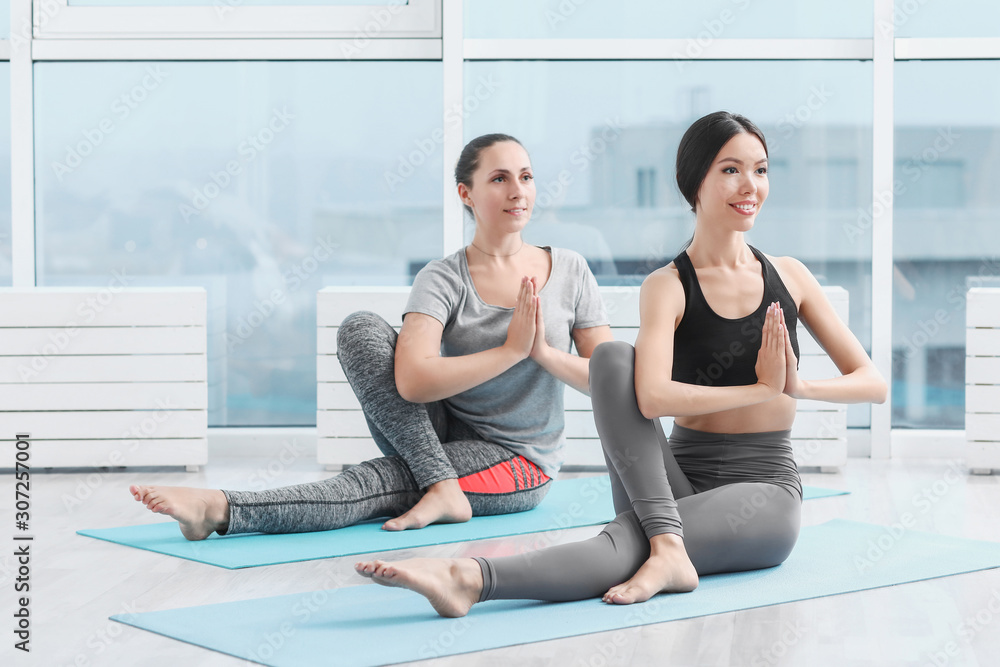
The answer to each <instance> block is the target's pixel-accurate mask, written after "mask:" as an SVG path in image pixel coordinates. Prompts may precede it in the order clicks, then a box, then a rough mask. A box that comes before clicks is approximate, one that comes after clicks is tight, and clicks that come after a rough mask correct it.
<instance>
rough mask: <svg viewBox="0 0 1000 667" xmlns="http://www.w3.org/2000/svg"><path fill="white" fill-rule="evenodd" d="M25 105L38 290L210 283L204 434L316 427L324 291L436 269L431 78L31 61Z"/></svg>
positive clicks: (347, 69) (404, 66)
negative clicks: (31, 133)
mask: <svg viewBox="0 0 1000 667" xmlns="http://www.w3.org/2000/svg"><path fill="white" fill-rule="evenodd" d="M35 91H36V95H35V130H36V137H37V139H36V172H35V179H36V200H37V203H36V217H37V223H36V224H37V235H38V253H37V267H38V269H37V270H38V283H39V284H40V285H66V284H80V283H86V284H95V283H96V284H104V283H106V282H107V281H108V280H110V279H112V278H113V277H114V276H115V275H116V274H123V275H125V276H127V277H128V280H130V281H134V282H132V283H131V284H135V285H140V284H164V285H170V284H201V285H204V286H205V287H206V288H207V289H208V291H209V302H210V303H209V308H210V313H211V314H210V331H209V336H210V338H211V340H212V341H213V343H214V345H213V346H212V348H211V350H212V352H210V357H211V358H210V372H211V373H210V374H212V377H210V383H214V385H213V386H220V383H221V384H222V385H224V386H225V390H224V391H223V392H221V394H220V395H218V396H216V395H213V399H214V400H213V404H212V405H210V411H211V413H212V415H213V417H212V421H211V423H212V425H267V424H311V423H314V420H315V410H316V384H315V367H316V358H315V354H316V291H317V290H318V289H319V288H320V287H322V286H324V285H331V284H382V285H386V284H391V285H405V284H409V282H410V280H411V278H412V275H413V273H414V271H415V269H416V267H419V266H422V265H423V264H424V263H425V262H427V261H428V260H429V259H432V258H435V257H438V256H440V254H441V216H442V203H441V196H442V195H441V192H442V184H441V178H442V157H441V146H440V143H439V139H438V140H435V138H436V137H438V135H439V128H440V125H441V118H442V108H441V99H442V95H441V67H440V64H438V63H428V62H409V63H406V62H397V63H373V62H364V63H345V62H326V63H312V62H286V63H268V62H256V63H238V62H232V63H187V62H124V63H40V64H37V65H36V66H35ZM414 100H421V102H420V103H419V104H415V103H414ZM220 401H221V403H220Z"/></svg>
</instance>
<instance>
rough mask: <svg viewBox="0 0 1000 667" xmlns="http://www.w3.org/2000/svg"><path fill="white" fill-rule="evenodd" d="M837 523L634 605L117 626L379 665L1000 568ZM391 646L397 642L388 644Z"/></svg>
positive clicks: (371, 602)
mask: <svg viewBox="0 0 1000 667" xmlns="http://www.w3.org/2000/svg"><path fill="white" fill-rule="evenodd" d="M899 530H900V531H901V532H895V531H893V530H892V529H889V528H886V527H883V526H874V525H870V524H864V523H857V522H852V521H845V520H840V519H838V520H834V521H830V522H828V523H825V524H822V525H819V526H813V527H808V528H804V529H803V530H802V534H801V536H800V538H799V542H798V544H797V545H796V547H795V549H794V550H793V552H792V554H791V556H790V557H789V558H788V560H787V561H786V562H785V563H784V564H782V565H780V566H778V567H775V568H771V569H768V570H757V571H753V572H740V573H736V574H723V575H713V576H709V577H703V578H702V579H701V583H700V585H699V586H698V589H697V590H696V591H694V592H693V593H687V594H683V595H671V596H666V595H661V596H657V597H654V598H653V599H652V600H650V601H648V602H646V603H644V604H640V605H632V606H614V605H607V604H604V603H602V602H601V601H600V600H596V599H595V600H582V601H579V602H568V603H560V604H553V603H543V602H535V601H512V600H497V601H491V602H485V603H483V604H480V605H476V606H475V607H473V609H472V611H471V612H470V613H469V615H468V616H466V617H465V618H460V619H446V618H440V617H438V616H437V615H436V614H435V613H434V611H433V610H432V609H431V606H430V605H429V604H428V603H427V601H426V600H424V598H422V597H421V596H419V595H417V594H415V593H411V592H410V591H406V590H402V589H395V588H384V587H381V586H376V585H362V586H353V587H349V588H340V589H332V590H318V591H314V592H310V593H298V594H294V595H283V596H279V597H272V598H261V599H256V600H245V601H241V602H228V603H222V604H213V605H208V606H203V607H187V608H183V609H173V610H169V611H155V612H147V613H143V614H128V615H118V616H112V617H111V618H112V620H115V621H120V622H122V623H125V624H128V625H132V626H134V627H137V628H142V629H144V630H149V631H150V632H155V633H157V634H161V635H165V636H167V637H172V638H174V639H178V640H180V641H184V642H188V643H190V644H195V645H197V646H202V647H204V648H207V649H211V650H214V651H219V652H221V653H226V654H229V655H232V656H236V657H238V658H244V659H246V660H253V661H256V662H260V663H263V664H266V665H273V666H274V667H283V666H285V665H289V666H292V665H294V666H295V667H311V666H312V665H317V666H319V665H326V664H333V663H331V660H334V661H335V663H336V664H337V665H350V666H362V665H381V664H391V663H396V662H404V661H411V660H421V659H425V658H434V657H440V656H445V655H455V654H460V653H469V652H472V651H483V650H486V649H491V648H499V647H502V646H511V645H514V644H527V643H531V642H537V641H544V640H548V639H558V638H561V637H572V636H576V635H584V634H589V633H593V632H604V631H608V630H617V629H621V628H626V627H633V626H637V625H647V624H650V623H661V622H664V621H672V620H677V619H682V618H692V617H695V616H706V615H709V614H719V613H724V612H730V611H737V610H740V609H750V608H753V607H763V606H767V605H774V604H781V603H784V602H793V601H796V600H805V599H809V598H815V597H823V596H827V595H838V594H841V593H848V592H852V591H863V590H868V589H871V588H879V587H882V586H893V585H896V584H902V583H907V582H912V581H920V580H923V579H932V578H936V577H944V576H948V575H953V574H960V573H963V572H972V571H975V570H984V569H989V568H994V567H998V566H1000V544H998V543H993V542H980V541H976V540H968V539H958V538H953V537H945V536H942V535H935V534H931V533H922V532H915V531H907V530H905V529H902V528H900V529H899ZM387 637H391V638H392V641H385V639H386V638H387Z"/></svg>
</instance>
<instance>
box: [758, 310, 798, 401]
mask: <svg viewBox="0 0 1000 667" xmlns="http://www.w3.org/2000/svg"><path fill="white" fill-rule="evenodd" d="M761 335H762V338H761V343H760V352H758V353H757V365H756V366H755V370H756V371H757V384H760V385H763V386H765V387H767V388H768V389H769V390H771V392H773V394H774V396H778V395H779V394H781V393H782V392H783V391H784V390H785V386H786V383H787V373H788V361H787V360H786V352H785V350H786V346H787V347H789V348H790V347H791V343H787V344H786V336H787V334H786V332H785V327H784V318H783V316H782V313H781V306H779V305H778V304H777V302H775V303H772V304H771V305H770V306H768V308H767V314H766V315H765V316H764V326H763V327H762V329H761ZM792 356H793V358H794V355H792ZM772 398H773V396H772Z"/></svg>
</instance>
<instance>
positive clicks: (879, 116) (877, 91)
mask: <svg viewBox="0 0 1000 667" xmlns="http://www.w3.org/2000/svg"><path fill="white" fill-rule="evenodd" d="M893 2H894V0H875V12H874V53H873V70H874V72H873V76H872V85H873V87H874V88H873V91H872V102H873V109H872V201H871V206H872V209H871V210H872V216H871V218H872V295H871V303H872V361H874V362H875V366H876V367H877V368H878V370H879V372H881V373H882V377H884V378H885V380H886V383H887V384H888V386H889V391H888V395H887V397H886V400H885V402H884V403H882V404H881V405H872V417H871V420H872V422H871V434H872V446H871V457H872V458H873V459H887V458H889V457H890V456H891V455H892V447H891V439H892V267H893V247H892V232H893V229H892V220H893V204H894V202H893V161H894V140H895V136H894V132H895V117H894V113H895V112H894V102H895V101H894V97H893V96H894V87H893V68H894V66H895V62H894V59H893V45H894V42H893V38H894V25H893V9H894V6H893ZM878 212H881V213H880V214H877V213H878Z"/></svg>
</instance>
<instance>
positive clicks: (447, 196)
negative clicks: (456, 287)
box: [441, 0, 465, 257]
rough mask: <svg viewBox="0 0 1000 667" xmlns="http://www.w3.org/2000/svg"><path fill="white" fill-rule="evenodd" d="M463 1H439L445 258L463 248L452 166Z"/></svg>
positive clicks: (458, 148) (459, 137)
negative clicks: (442, 90)
mask: <svg viewBox="0 0 1000 667" xmlns="http://www.w3.org/2000/svg"><path fill="white" fill-rule="evenodd" d="M464 2H465V0H443V5H442V9H443V10H444V11H443V12H442V14H443V16H442V17H441V41H442V57H441V60H442V76H443V77H444V86H443V88H444V106H443V108H442V116H441V123H442V125H441V127H442V128H443V129H444V141H443V145H442V156H443V162H444V166H443V171H444V179H443V183H442V189H443V192H444V215H443V216H442V224H443V229H442V239H441V244H442V252H443V255H444V256H445V257H447V256H448V255H450V254H452V253H453V252H457V251H458V250H459V249H460V248H461V247H462V246H463V245H465V239H464V238H463V223H464V218H463V213H464V210H463V208H462V203H461V201H459V199H458V195H457V194H456V193H455V185H454V171H453V170H454V167H455V163H456V162H457V161H458V156H459V155H460V154H461V152H462V146H463V144H464V136H463V131H464V128H463V125H464V123H463V118H464V116H463V114H462V113H461V110H462V109H463V106H462V104H463V101H462V98H463V95H464V87H465V81H464V76H465V74H464V71H463V68H464V59H463V53H464V46H463V43H464V34H465V26H464V18H463V15H462V14H463V9H464V7H463V5H464Z"/></svg>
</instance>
